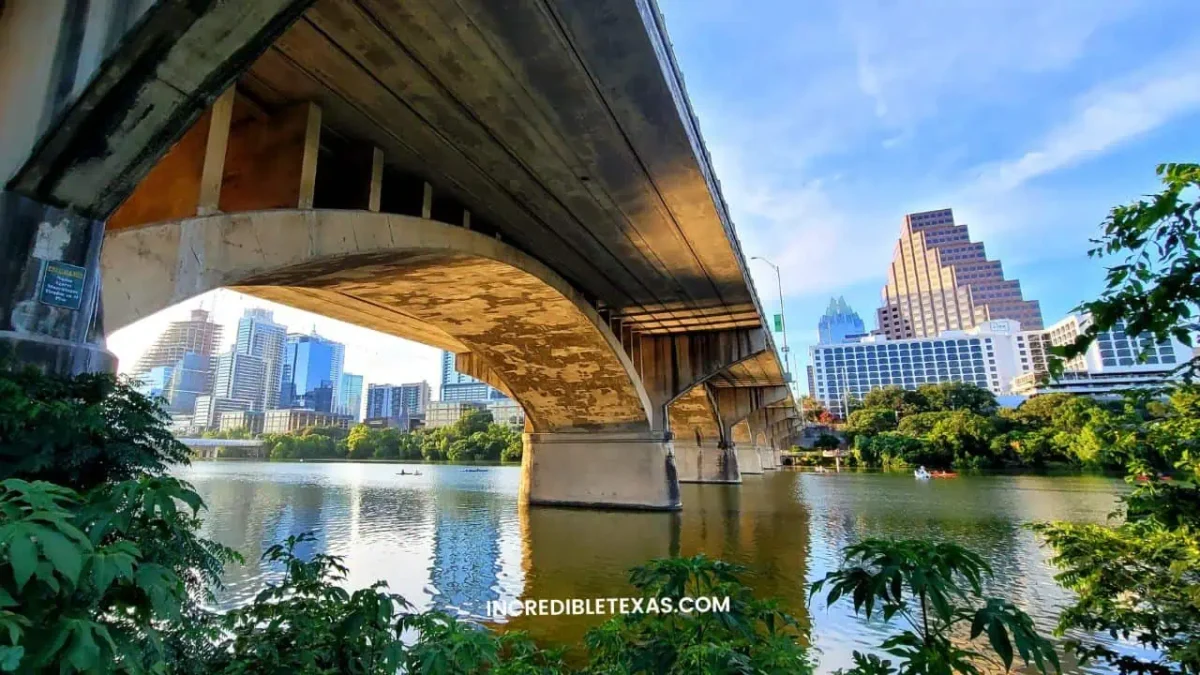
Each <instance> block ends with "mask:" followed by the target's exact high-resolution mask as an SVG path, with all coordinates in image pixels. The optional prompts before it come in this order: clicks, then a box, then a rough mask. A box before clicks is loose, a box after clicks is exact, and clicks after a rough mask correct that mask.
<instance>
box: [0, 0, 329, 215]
mask: <svg viewBox="0 0 1200 675" xmlns="http://www.w3.org/2000/svg"><path fill="white" fill-rule="evenodd" d="M31 4H36V3H31ZM69 4H78V5H82V6H86V3H69ZM309 4H311V0H255V1H254V2H194V1H189V0H161V1H160V2H157V3H155V4H154V6H153V7H151V8H150V9H148V10H147V11H146V13H145V14H144V15H143V16H142V17H141V18H140V20H139V21H137V22H136V23H135V24H134V25H133V28H132V30H129V31H128V32H126V33H124V34H123V35H113V36H112V39H113V41H114V42H117V41H119V46H118V48H116V49H115V50H114V51H113V53H112V54H111V55H110V56H109V58H108V59H106V60H105V61H104V63H103V65H102V66H101V67H100V69H99V70H98V72H96V73H95V74H94V75H92V77H91V79H90V81H89V82H88V85H87V86H86V87H84V88H82V90H81V91H79V93H78V94H77V95H75V96H74V97H73V99H72V100H71V101H70V102H69V104H68V105H66V106H65V109H64V110H63V112H62V113H61V114H59V115H58V116H57V117H56V119H55V121H54V123H53V124H51V125H50V126H49V127H48V128H47V129H45V133H44V134H42V136H41V138H40V140H39V141H38V143H37V144H36V146H35V147H34V148H33V149H32V151H31V152H30V153H29V156H28V159H27V160H26V161H25V162H24V163H23V166H22V168H21V169H20V171H19V172H18V173H17V174H16V176H15V177H14V178H13V180H12V182H11V183H10V188H12V189H14V190H16V191H18V192H20V193H22V194H25V195H28V196H31V197H35V198H38V199H41V200H44V201H46V202H48V203H52V204H57V205H62V206H69V207H70V208H72V209H74V210H76V211H78V212H81V213H84V214H87V215H89V216H91V217H94V218H104V217H107V216H108V214H109V213H111V212H112V210H113V209H115V208H116V207H117V205H119V204H120V203H121V201H123V200H124V199H125V197H127V196H128V195H129V193H130V192H132V191H133V189H134V187H135V186H136V185H137V182H138V181H139V180H140V179H141V178H142V176H144V175H145V174H146V172H148V171H149V170H150V168H151V167H152V166H154V163H155V162H156V161H157V160H158V158H159V157H161V156H162V155H163V154H164V153H166V152H167V150H168V149H169V148H170V146H171V144H172V143H174V142H175V141H176V140H178V139H179V137H181V136H182V135H183V134H184V132H186V131H187V129H188V128H189V127H190V126H191V125H192V123H193V122H195V120H196V118H198V117H199V116H200V115H201V113H203V112H204V110H205V109H207V108H208V107H209V105H211V104H212V102H213V100H214V99H215V98H216V97H217V96H218V95H219V94H220V93H221V92H223V91H224V90H225V89H227V88H228V87H229V85H231V84H232V83H233V82H234V80H235V79H237V77H239V76H240V75H241V73H242V72H243V71H244V70H245V69H246V68H249V66H250V64H251V63H252V62H253V61H254V60H255V58H256V57H257V56H258V55H259V54H261V53H262V52H263V51H264V50H265V49H266V48H267V47H268V46H269V45H270V44H271V42H272V41H274V40H275V39H276V38H277V37H278V36H279V35H280V34H282V33H283V31H284V30H285V29H286V28H287V27H288V26H289V25H291V23H292V22H293V21H294V20H295V19H296V18H297V17H299V16H300V14H301V12H303V11H304V9H305V8H306V7H307V6H308V5H309ZM0 20H4V18H3V17H0ZM74 58H75V60H78V58H79V54H78V53H76V54H75V55H74ZM0 65H3V66H4V68H3V69H4V70H8V69H10V68H17V67H19V66H18V65H17V64H16V63H8V62H4V63H3V64H0ZM66 84H67V85H68V91H69V90H70V87H71V86H73V85H74V78H71V81H70V82H67V83H66Z"/></svg>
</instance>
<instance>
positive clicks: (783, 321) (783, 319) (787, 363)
mask: <svg viewBox="0 0 1200 675" xmlns="http://www.w3.org/2000/svg"><path fill="white" fill-rule="evenodd" d="M750 259H751V260H761V261H763V262H765V263H767V264H768V265H770V266H771V269H773V270H775V284H776V285H777V286H778V288H779V327H780V328H782V329H783V350H782V351H783V367H784V369H786V370H787V371H789V372H788V373H786V375H787V377H788V378H789V379H792V380H793V381H792V382H789V383H788V389H792V385H793V384H794V383H795V382H794V378H793V377H792V373H791V372H790V371H791V369H792V361H791V355H790V354H789V353H788V351H789V350H788V343H787V314H785V313H784V311H783V276H782V275H781V274H780V273H779V265H776V264H775V263H773V262H771V261H770V260H767V259H766V258H764V257H762V256H757V255H755V256H750ZM792 391H793V393H794V392H795V390H794V389H792Z"/></svg>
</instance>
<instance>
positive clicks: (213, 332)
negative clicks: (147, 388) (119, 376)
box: [132, 309, 221, 378]
mask: <svg viewBox="0 0 1200 675" xmlns="http://www.w3.org/2000/svg"><path fill="white" fill-rule="evenodd" d="M220 346H221V326H220V324H217V323H214V322H213V321H210V320H209V318H208V312H206V311H205V310H203V309H194V310H192V313H191V317H190V318H189V319H188V320H187V321H172V322H171V323H170V324H169V325H168V326H167V329H166V330H165V331H163V332H162V335H159V336H158V339H157V340H155V341H154V344H153V345H152V346H151V347H150V348H149V349H147V350H146V353H145V354H142V357H141V358H140V359H138V360H137V364H136V365H134V367H133V371H132V375H133V376H134V377H135V378H138V377H140V376H141V375H142V374H144V373H148V372H150V370H151V369H152V368H156V367H159V366H169V367H174V366H175V364H177V363H179V360H180V359H182V358H183V356H184V354H199V355H201V356H215V355H216V353H217V350H218V349H219V348H220Z"/></svg>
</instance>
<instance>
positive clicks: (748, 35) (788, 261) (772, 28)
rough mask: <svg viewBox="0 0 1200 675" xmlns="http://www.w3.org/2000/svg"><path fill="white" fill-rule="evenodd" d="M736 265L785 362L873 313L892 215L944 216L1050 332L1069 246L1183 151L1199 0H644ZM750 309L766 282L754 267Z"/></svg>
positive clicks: (893, 228)
mask: <svg viewBox="0 0 1200 675" xmlns="http://www.w3.org/2000/svg"><path fill="white" fill-rule="evenodd" d="M659 2H660V6H661V9H662V11H663V14H664V16H665V17H666V22H667V27H668V30H669V32H670V35H671V39H672V42H673V44H674V47H675V52H676V55H677V57H678V59H679V62H680V68H681V70H682V71H683V73H684V76H685V79H686V83H687V89H688V93H689V95H690V97H691V100H692V103H693V106H694V107H695V109H696V112H697V116H698V117H699V119H700V124H701V127H702V129H703V132H704V135H705V139H706V141H707V145H708V147H709V150H710V152H711V154H712V156H713V161H714V163H715V164H716V169H717V175H718V176H720V177H721V181H722V188H723V190H724V192H725V197H726V199H727V201H728V203H729V204H730V208H731V210H732V212H733V217H734V220H735V222H736V223H737V228H738V232H739V236H740V238H741V240H742V247H743V250H745V251H746V253H747V255H756V254H761V255H767V256H768V257H771V258H772V259H773V260H774V261H775V262H776V263H778V264H779V265H781V266H782V267H783V268H784V270H785V272H784V279H783V284H784V291H785V295H786V305H787V310H788V318H789V329H790V330H789V341H790V342H791V344H792V347H793V351H794V352H801V353H803V354H804V356H806V355H807V350H806V349H804V347H806V346H807V345H808V344H811V343H812V342H814V341H815V339H816V322H817V319H818V317H819V316H820V314H821V313H822V312H823V311H824V308H825V306H826V305H827V304H828V301H829V297H830V296H831V295H845V296H846V299H847V301H848V302H850V304H851V305H852V306H853V307H854V308H855V309H856V310H857V311H858V312H859V314H860V315H861V316H862V317H863V319H864V321H866V323H867V326H868V328H872V327H874V312H875V309H876V307H878V303H879V292H880V288H881V286H882V284H883V283H884V275H885V273H886V268H887V264H888V262H889V261H890V259H891V254H892V247H893V246H894V244H895V241H896V237H897V236H898V233H899V228H900V221H901V218H902V216H903V215H904V214H905V213H909V212H913V211H922V210H930V209H935V208H946V207H950V208H953V209H954V210H955V216H956V219H957V220H958V222H960V223H966V224H968V225H970V227H971V233H972V237H973V238H974V239H975V240H977V241H983V242H984V243H985V245H986V248H987V252H988V256H989V257H991V258H999V259H1000V260H1001V261H1002V262H1003V263H1004V269H1005V273H1006V275H1007V276H1009V277H1010V278H1011V277H1016V278H1018V279H1020V280H1021V282H1022V287H1023V290H1024V292H1025V297H1026V298H1030V299H1037V300H1040V301H1041V303H1042V309H1043V314H1044V318H1045V319H1046V321H1047V322H1053V321H1056V320H1058V319H1059V318H1061V317H1062V316H1063V315H1064V314H1065V313H1066V312H1067V311H1068V310H1070V309H1071V308H1072V307H1073V306H1075V305H1076V304H1077V303H1078V302H1079V301H1081V300H1084V299H1088V298H1091V297H1093V296H1095V295H1096V294H1097V293H1098V291H1099V290H1100V288H1101V282H1102V279H1103V268H1102V266H1101V265H1100V264H1099V263H1097V262H1096V261H1092V260H1089V259H1088V258H1087V257H1086V255H1085V251H1086V249H1087V246H1088V238H1089V237H1092V236H1095V235H1096V234H1097V233H1098V232H1099V224H1100V223H1101V222H1102V221H1103V219H1104V217H1105V215H1106V214H1107V212H1108V209H1109V208H1110V207H1112V206H1113V205H1115V204H1118V203H1123V202H1126V201H1129V200H1131V199H1134V198H1137V197H1138V196H1139V195H1141V194H1144V193H1147V192H1149V191H1151V190H1153V189H1154V187H1155V179H1154V174H1153V169H1154V166H1155V164H1157V163H1159V162H1164V161H1196V159H1197V157H1198V156H1200V152H1198V150H1200V3H1197V2H1191V1H1187V2H1185V1H1182V0H1180V1H1158V2H1132V1H1129V0H1086V1H1084V0H1036V1H1026V0H1005V1H1004V2H983V1H979V2H976V1H973V0H953V1H952V0H942V1H923V0H904V1H903V2H900V1H898V0H893V1H890V2H887V1H872V0H838V1H836V2H834V1H829V2H814V1H805V2H794V1H786V0H784V1H780V0H771V1H769V2H764V1H761V0H759V1H754V2H749V1H746V0H742V1H736V0H731V1H726V0H659ZM751 265H752V269H753V273H754V276H755V283H756V286H757V287H758V288H759V289H760V292H761V294H762V295H763V302H764V304H765V305H766V307H768V311H774V309H773V308H775V307H777V306H778V300H777V299H776V297H775V296H776V294H775V292H774V288H775V280H774V278H773V273H772V272H771V271H770V269H769V268H767V267H766V266H761V267H760V266H759V265H760V264H759V263H751Z"/></svg>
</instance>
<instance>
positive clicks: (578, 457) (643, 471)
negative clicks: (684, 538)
mask: <svg viewBox="0 0 1200 675" xmlns="http://www.w3.org/2000/svg"><path fill="white" fill-rule="evenodd" d="M519 500H520V502H521V503H525V504H542V505H550V506H583V507H606V508H634V509H648V510H664V511H669V510H676V509H679V508H680V500H679V480H678V478H677V476H676V471H675V458H674V456H673V453H672V450H671V442H670V441H669V440H667V439H666V438H665V436H664V434H662V433H653V432H603V431H598V432H582V433H527V434H525V445H524V456H523V458H522V461H521V484H520V492H519Z"/></svg>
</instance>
